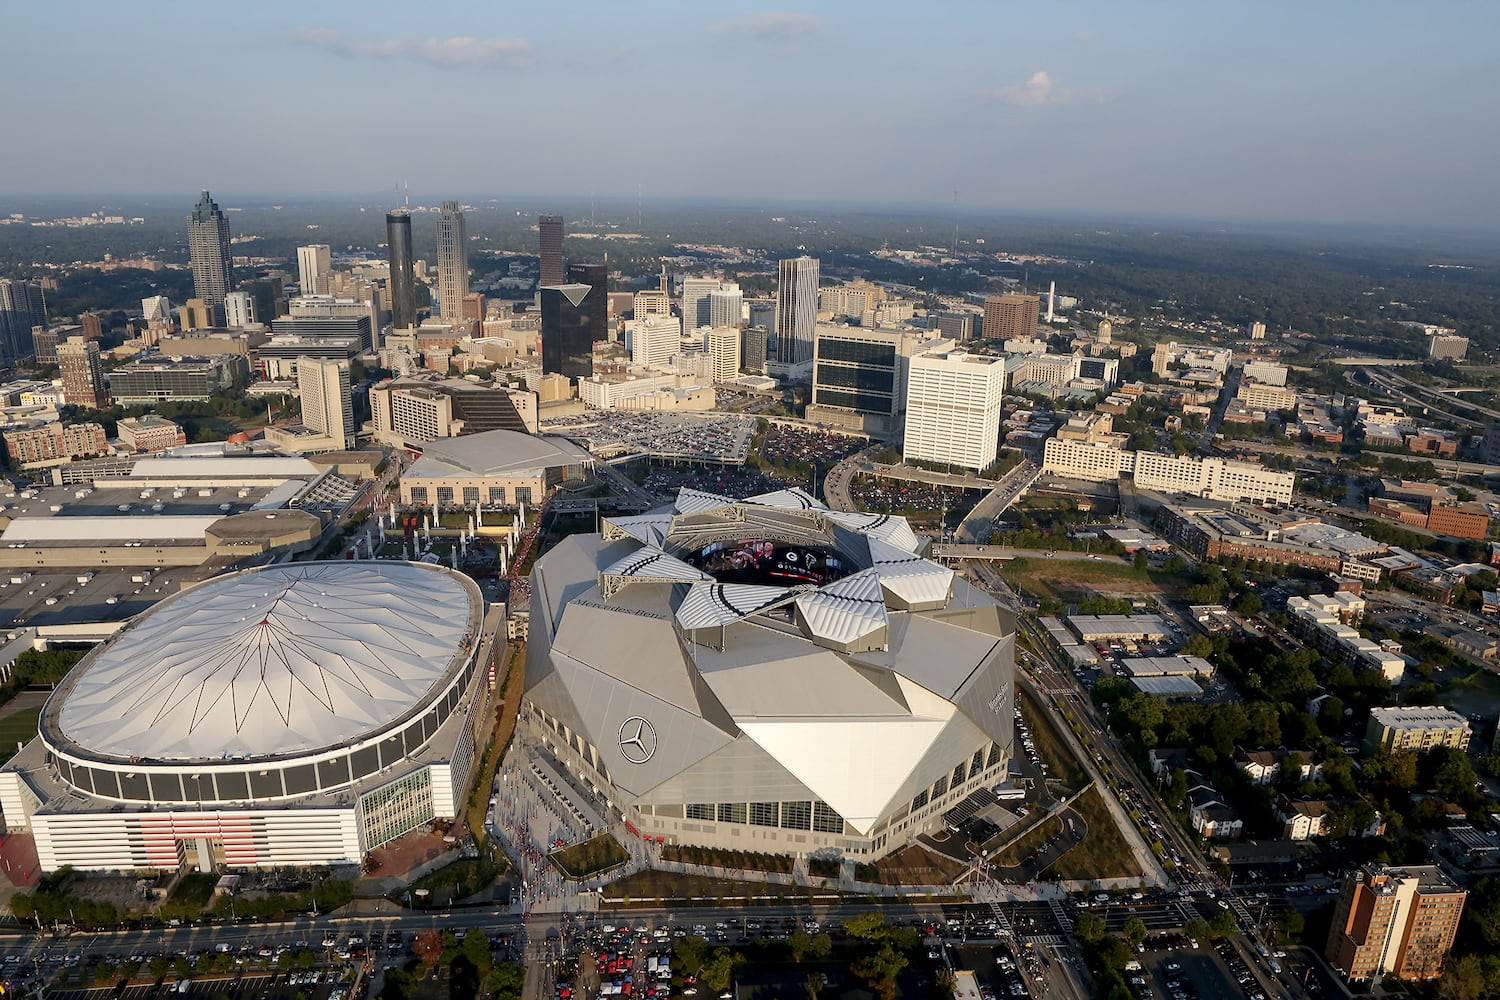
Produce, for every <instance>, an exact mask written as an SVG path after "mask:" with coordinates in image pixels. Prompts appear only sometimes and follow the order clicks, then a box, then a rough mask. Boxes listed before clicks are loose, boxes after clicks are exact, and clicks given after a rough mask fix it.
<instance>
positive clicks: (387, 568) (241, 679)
mask: <svg viewBox="0 0 1500 1000" xmlns="http://www.w3.org/2000/svg"><path fill="white" fill-rule="evenodd" d="M481 613H482V606H481V601H480V598H479V596H478V593H477V590H476V589H475V588H474V585H473V584H472V583H470V582H469V581H467V580H465V579H464V578H462V577H459V576H458V575H457V574H453V573H450V572H449V571H447V570H442V569H439V568H437V567H429V566H421V565H417V564H413V563H401V562H383V563H369V562H339V563H302V564H289V565H286V566H276V567H269V568H263V569H258V570H252V571H248V572H244V573H236V574H233V575H230V576H224V577H219V578H216V579H213V580H210V581H207V582H205V583H203V584H200V585H198V586H196V587H193V588H192V589H190V590H186V591H184V592H182V593H180V594H178V595H176V596H174V597H172V598H170V599H168V600H166V601H163V602H162V603H161V604H159V605H157V606H156V607H155V608H153V609H152V610H150V611H149V612H147V613H146V614H144V615H142V616H141V617H140V618H138V619H136V620H135V621H134V622H133V623H131V625H130V626H129V627H128V628H127V629H126V630H125V631H123V632H122V633H121V634H120V636H119V637H118V638H116V639H115V640H114V641H112V642H111V643H109V644H107V645H105V646H101V647H99V648H97V649H96V650H94V651H93V652H91V653H90V654H89V655H88V656H87V657H85V659H84V660H83V661H82V662H81V663H80V665H79V666H78V668H77V669H76V670H75V671H74V672H73V673H72V674H70V675H69V677H68V679H67V680H66V681H65V682H64V684H63V685H62V686H60V687H59V688H58V689H57V691H56V692H55V693H54V695H53V702H56V703H57V705H58V706H59V707H58V708H56V709H54V706H53V702H49V704H48V707H47V712H48V714H49V717H50V714H51V713H52V712H53V711H56V712H57V715H56V722H57V728H58V729H59V730H60V732H61V735H62V736H63V737H64V738H65V739H66V740H69V741H72V742H73V743H74V744H76V746H77V747H78V748H79V749H80V750H82V751H84V752H91V753H96V754H100V755H103V756H105V757H116V758H124V759H132V758H139V759H144V760H164V761H174V760H204V761H218V760H225V759H231V758H246V757H248V758H256V757H276V756H281V755H287V754H296V753H305V752H308V751H312V750H317V749H320V748H325V747H331V746H335V745H338V744H341V743H345V742H347V741H352V740H356V739H359V738H361V737H363V736H364V735H366V734H368V733H370V732H372V731H374V730H377V729H379V728H381V727H383V726H386V725H388V724H389V723H391V722H392V721H394V720H395V719H397V718H399V717H400V716H401V715H402V714H403V713H406V712H408V711H410V710H412V709H413V708H414V706H416V705H418V704H420V702H421V700H422V698H423V696H424V695H426V694H427V693H428V692H429V691H431V690H432V689H433V688H434V687H435V686H436V685H437V684H439V683H440V682H441V681H442V680H443V678H445V677H446V676H447V674H448V673H449V672H450V671H451V670H453V669H458V667H459V665H461V663H462V662H463V660H464V658H465V657H464V652H465V651H466V650H467V649H468V647H469V645H470V644H471V643H472V642H474V641H475V640H476V639H477V636H478V625H479V617H480V615H481Z"/></svg>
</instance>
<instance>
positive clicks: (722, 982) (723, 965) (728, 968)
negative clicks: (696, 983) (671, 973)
mask: <svg viewBox="0 0 1500 1000" xmlns="http://www.w3.org/2000/svg"><path fill="white" fill-rule="evenodd" d="M744 960H745V956H743V955H741V954H740V953H739V952H735V951H730V950H729V949H728V948H715V949H714V952H713V954H712V955H710V956H709V957H708V961H706V962H704V963H703V969H702V971H701V972H700V973H699V976H698V978H700V979H702V980H703V983H704V985H705V986H707V987H708V988H709V989H711V990H714V991H716V992H720V993H722V992H723V991H725V990H727V989H729V984H730V983H731V982H733V981H734V970H735V967H736V966H738V965H739V964H740V963H742V962H744Z"/></svg>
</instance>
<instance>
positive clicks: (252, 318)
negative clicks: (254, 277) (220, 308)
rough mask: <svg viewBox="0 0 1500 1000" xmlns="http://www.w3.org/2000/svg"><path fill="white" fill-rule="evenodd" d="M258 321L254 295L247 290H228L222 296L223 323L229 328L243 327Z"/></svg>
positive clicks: (237, 328)
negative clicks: (226, 293) (227, 292)
mask: <svg viewBox="0 0 1500 1000" xmlns="http://www.w3.org/2000/svg"><path fill="white" fill-rule="evenodd" d="M257 322H259V319H258V318H257V313H256V309H255V296H253V295H251V294H250V293H249V292H230V293H229V294H228V295H226V296H224V325H225V326H227V327H229V328H230V329H231V330H239V329H243V328H245V327H247V326H250V325H251V324H253V323H257Z"/></svg>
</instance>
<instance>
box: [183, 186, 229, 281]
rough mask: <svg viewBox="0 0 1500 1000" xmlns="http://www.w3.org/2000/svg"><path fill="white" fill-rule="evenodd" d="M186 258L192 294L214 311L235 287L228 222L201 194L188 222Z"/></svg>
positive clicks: (210, 201)
mask: <svg viewBox="0 0 1500 1000" xmlns="http://www.w3.org/2000/svg"><path fill="white" fill-rule="evenodd" d="M187 229H188V256H189V259H190V260H191V262H192V267H193V295H194V297H196V298H200V299H202V300H203V301H204V302H207V303H208V304H209V306H211V307H212V308H214V309H215V310H218V309H222V308H223V307H224V296H226V295H228V294H229V291H230V289H232V288H233V287H234V267H233V264H232V263H231V259H230V253H229V220H228V219H226V218H224V213H223V212H221V211H219V206H218V205H217V204H215V203H214V200H213V199H212V198H210V197H209V196H208V192H207V191H204V192H203V196H202V197H200V198H199V199H198V204H196V205H194V206H193V211H192V214H191V215H189V216H188V219H187Z"/></svg>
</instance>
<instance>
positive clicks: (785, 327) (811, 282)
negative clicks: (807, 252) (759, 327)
mask: <svg viewBox="0 0 1500 1000" xmlns="http://www.w3.org/2000/svg"><path fill="white" fill-rule="evenodd" d="M817 325H818V261H817V258H815V257H794V258H792V259H791V260H784V261H781V262H780V265H779V267H778V268H777V275H776V360H777V361H778V362H780V363H781V364H782V365H806V364H808V363H810V362H811V361H812V358H813V335H814V331H815V330H816V328H817Z"/></svg>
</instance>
